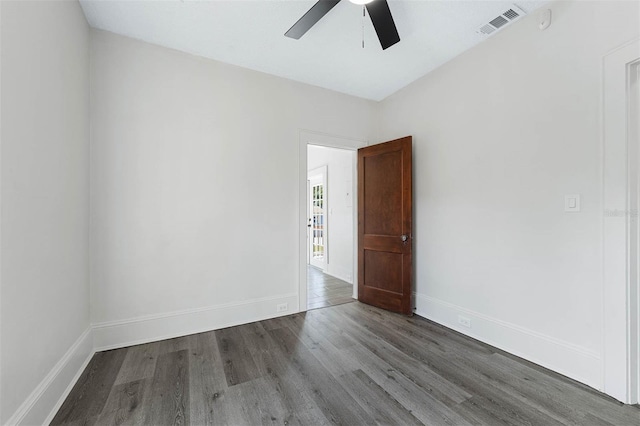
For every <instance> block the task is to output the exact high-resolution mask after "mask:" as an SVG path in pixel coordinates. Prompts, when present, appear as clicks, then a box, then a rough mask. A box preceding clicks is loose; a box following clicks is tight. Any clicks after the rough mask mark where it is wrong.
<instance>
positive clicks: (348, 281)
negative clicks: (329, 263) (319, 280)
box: [323, 269, 353, 285]
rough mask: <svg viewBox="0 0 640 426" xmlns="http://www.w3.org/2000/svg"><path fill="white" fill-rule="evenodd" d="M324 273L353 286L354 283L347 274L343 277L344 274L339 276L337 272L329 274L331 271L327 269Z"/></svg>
mask: <svg viewBox="0 0 640 426" xmlns="http://www.w3.org/2000/svg"><path fill="white" fill-rule="evenodd" d="M323 272H324V273H325V274H327V275H331V276H332V277H334V278H337V279H339V280H342V281H344V282H347V283H349V284H351V285H353V281H352V280H350V279H349V278H348V277H347V275H346V274H344V275H343V274H339V273H337V272H329V270H328V269H325V270H324V271H323Z"/></svg>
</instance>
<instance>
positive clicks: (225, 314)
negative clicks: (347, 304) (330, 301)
mask: <svg viewBox="0 0 640 426" xmlns="http://www.w3.org/2000/svg"><path fill="white" fill-rule="evenodd" d="M285 303H286V304H287V307H288V308H287V310H285V311H281V312H277V309H276V308H277V306H278V305H281V304H285ZM297 305H298V293H290V294H283V295H279V296H272V297H263V298H258V299H252V300H247V301H242V302H234V303H225V304H220V305H216V306H207V307H203V308H195V309H185V310H182V311H175V312H167V313H163V314H158V315H147V316H141V317H136V318H130V319H126V320H120V321H108V322H102V323H98V324H93V335H94V347H95V350H96V352H100V351H106V350H110V349H117V348H124V347H127V346H133V345H140V344H143V343H149V342H155V341H158V340H164V339H172V338H174V337H180V336H187V335H189V334H195V333H202V332H205V331H211V330H218V329H221V328H226V327H233V326H236V325H241V324H248V323H251V322H255V321H262V320H266V319H269V318H275V317H279V316H283V315H289V314H291V313H293V312H295V311H296V308H297Z"/></svg>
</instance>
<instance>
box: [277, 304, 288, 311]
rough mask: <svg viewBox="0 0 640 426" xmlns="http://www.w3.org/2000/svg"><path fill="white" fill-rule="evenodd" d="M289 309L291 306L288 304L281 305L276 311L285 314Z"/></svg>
mask: <svg viewBox="0 0 640 426" xmlns="http://www.w3.org/2000/svg"><path fill="white" fill-rule="evenodd" d="M287 309H289V304H288V303H280V304H279V305H278V306H276V310H277V311H278V312H284V311H286V310H287Z"/></svg>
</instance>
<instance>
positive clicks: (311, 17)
mask: <svg viewBox="0 0 640 426" xmlns="http://www.w3.org/2000/svg"><path fill="white" fill-rule="evenodd" d="M349 1H350V2H351V3H354V4H358V5H363V6H364V7H366V8H367V12H369V16H370V17H371V22H372V23H373V27H374V28H375V30H376V33H377V34H378V39H379V40H380V44H381V45H382V50H385V49H388V48H389V47H391V46H393V45H394V44H396V43H397V42H399V41H400V36H399V35H398V30H397V29H396V24H395V23H394V22H393V16H391V10H389V4H388V3H387V0H349ZM339 2H340V0H319V1H318V2H317V3H316V4H314V5H313V7H311V9H309V10H308V11H307V13H305V14H304V15H303V16H302V18H300V19H298V22H296V23H295V24H293V26H292V27H291V28H289V31H287V32H286V33H285V34H284V35H285V36H287V37H290V38H295V39H296V40H298V39H300V37H302V36H303V35H304V34H305V33H306V32H307V31H309V30H310V29H311V27H313V26H314V25H315V24H316V23H317V22H318V21H319V20H320V19H322V17H323V16H324V15H326V14H327V13H328V12H329V11H330V10H331V9H333V7H334V6H335V5H337V4H338V3H339Z"/></svg>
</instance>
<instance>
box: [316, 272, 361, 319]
mask: <svg viewBox="0 0 640 426" xmlns="http://www.w3.org/2000/svg"><path fill="white" fill-rule="evenodd" d="M349 302H355V299H353V285H351V284H349V283H348V282H346V281H342V280H341V279H339V278H335V277H332V276H331V275H327V274H325V273H323V272H322V271H321V270H320V269H318V268H315V267H313V266H307V309H317V308H324V307H326V306H335V305H342V304H343V303H349Z"/></svg>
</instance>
